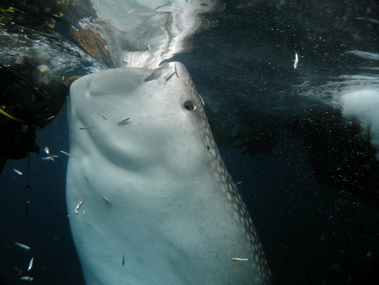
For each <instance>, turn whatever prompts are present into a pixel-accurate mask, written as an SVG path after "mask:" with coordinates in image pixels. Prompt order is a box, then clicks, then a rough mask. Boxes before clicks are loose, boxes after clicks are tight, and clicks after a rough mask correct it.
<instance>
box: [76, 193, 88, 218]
mask: <svg viewBox="0 0 379 285" xmlns="http://www.w3.org/2000/svg"><path fill="white" fill-rule="evenodd" d="M85 198H86V196H84V197H83V199H82V200H80V202H79V203H78V205H77V206H76V208H75V214H77V215H78V214H79V209H80V207H81V206H82V205H83V202H84V199H85Z"/></svg>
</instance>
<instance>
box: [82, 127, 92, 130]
mask: <svg viewBox="0 0 379 285" xmlns="http://www.w3.org/2000/svg"><path fill="white" fill-rule="evenodd" d="M93 128H94V127H82V128H79V130H90V129H93Z"/></svg>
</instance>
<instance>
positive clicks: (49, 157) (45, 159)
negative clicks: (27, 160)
mask: <svg viewBox="0 0 379 285" xmlns="http://www.w3.org/2000/svg"><path fill="white" fill-rule="evenodd" d="M41 159H42V160H44V161H55V160H54V158H52V157H51V156H44V157H41Z"/></svg>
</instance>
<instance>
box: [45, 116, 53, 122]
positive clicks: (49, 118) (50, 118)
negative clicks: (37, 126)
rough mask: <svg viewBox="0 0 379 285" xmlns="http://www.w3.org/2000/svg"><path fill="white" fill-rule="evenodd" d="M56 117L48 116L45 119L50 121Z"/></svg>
mask: <svg viewBox="0 0 379 285" xmlns="http://www.w3.org/2000/svg"><path fill="white" fill-rule="evenodd" d="M54 118H55V116H51V117H48V118H47V119H46V120H45V121H50V120H52V119H54Z"/></svg>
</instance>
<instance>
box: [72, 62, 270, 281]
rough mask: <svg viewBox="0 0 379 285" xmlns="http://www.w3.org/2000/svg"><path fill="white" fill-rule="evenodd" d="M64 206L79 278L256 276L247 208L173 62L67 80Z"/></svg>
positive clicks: (258, 266) (260, 270)
mask: <svg viewBox="0 0 379 285" xmlns="http://www.w3.org/2000/svg"><path fill="white" fill-rule="evenodd" d="M68 112H69V113H68V117H69V130H70V154H71V157H70V159H69V166H68V174H67V206H68V213H69V217H70V218H69V219H70V225H71V230H72V234H73V238H74V242H75V245H76V248H77V251H78V254H79V257H80V261H81V264H82V268H83V273H84V277H85V280H86V283H87V284H89V285H94V284H96V285H98V284H107V285H122V284H133V285H137V284H155V285H159V284H164V285H167V284H217V285H222V284H238V285H241V284H264V283H266V282H267V280H268V279H269V272H268V270H267V269H266V262H265V258H264V254H263V251H262V248H261V244H260V242H259V240H258V237H257V235H256V233H255V229H254V227H253V225H252V221H251V218H250V216H249V214H248V212H247V210H246V207H245V205H244V203H243V201H242V200H241V197H240V195H239V194H238V191H237V189H236V187H235V184H234V182H233V180H232V179H231V177H230V175H229V174H228V172H227V170H226V168H225V166H224V163H223V161H222V159H221V157H220V155H219V153H218V150H217V147H216V144H215V142H214V139H213V136H212V133H211V131H210V128H209V125H208V121H207V118H206V115H205V112H204V109H203V102H202V99H201V98H200V97H199V95H198V94H197V93H196V91H195V89H194V85H193V83H192V80H191V78H190V77H189V75H188V73H187V71H186V69H185V67H184V66H183V65H182V64H180V63H178V62H171V63H167V64H164V65H163V66H161V67H160V68H158V69H156V70H152V69H144V68H122V69H112V70H107V71H103V72H100V73H97V74H92V75H88V76H84V77H82V78H81V79H79V80H77V81H76V82H74V84H73V85H72V87H71V94H70V101H69V111H68Z"/></svg>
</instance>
